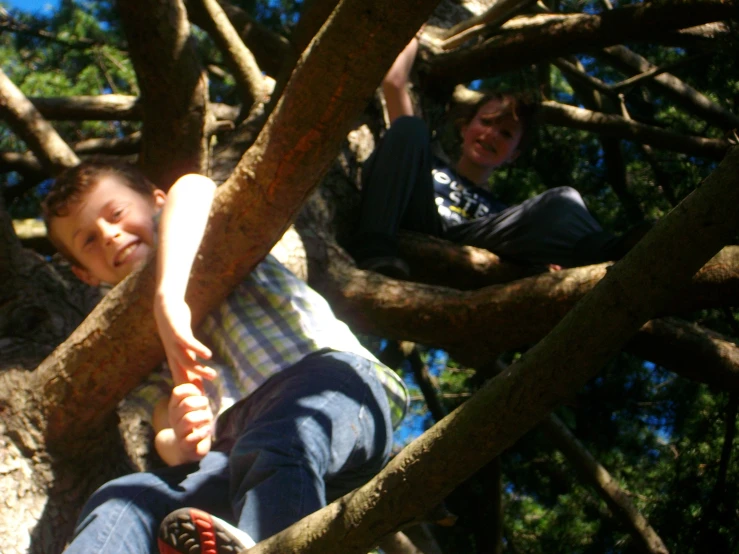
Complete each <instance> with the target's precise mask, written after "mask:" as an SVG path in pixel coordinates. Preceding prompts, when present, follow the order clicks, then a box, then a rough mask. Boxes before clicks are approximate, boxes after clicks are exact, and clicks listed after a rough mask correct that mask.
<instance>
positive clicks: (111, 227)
mask: <svg viewBox="0 0 739 554" xmlns="http://www.w3.org/2000/svg"><path fill="white" fill-rule="evenodd" d="M98 228H99V229H100V234H101V235H102V237H103V239H104V240H105V242H106V243H108V242H110V241H112V240H113V239H114V238H116V237H117V236H118V235H120V234H121V233H120V230H119V229H118V226H117V225H115V224H114V223H109V222H107V221H105V220H100V221H99V222H98Z"/></svg>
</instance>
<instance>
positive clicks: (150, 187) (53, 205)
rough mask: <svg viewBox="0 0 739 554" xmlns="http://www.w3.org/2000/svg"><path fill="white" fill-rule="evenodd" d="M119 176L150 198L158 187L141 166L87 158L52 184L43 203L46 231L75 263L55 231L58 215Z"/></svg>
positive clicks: (54, 242)
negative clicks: (95, 187)
mask: <svg viewBox="0 0 739 554" xmlns="http://www.w3.org/2000/svg"><path fill="white" fill-rule="evenodd" d="M110 176H116V177H119V178H120V179H121V180H122V182H123V183H124V184H125V185H126V186H127V187H129V188H130V189H132V190H134V191H136V192H138V193H139V194H140V195H142V196H145V197H147V198H148V197H150V196H152V195H153V194H154V191H155V190H156V186H155V185H154V183H152V182H151V181H149V179H147V178H146V176H145V175H144V174H143V173H142V172H141V170H139V169H138V168H137V167H135V166H133V165H131V164H126V163H121V162H110V161H105V162H102V161H87V162H82V163H81V164H79V165H77V166H75V167H72V168H70V169H67V170H65V171H64V172H62V173H61V174H60V175H59V176H58V177H57V178H56V179H55V180H54V183H53V184H52V185H51V188H50V189H49V193H48V194H47V195H46V198H45V199H44V201H43V202H42V203H41V210H42V214H43V217H44V223H45V224H46V234H47V236H48V237H49V240H50V241H51V243H52V244H53V245H54V246H55V247H56V249H57V250H58V251H59V253H60V254H62V255H63V256H64V257H65V258H67V260H69V261H70V262H71V263H72V264H74V265H76V266H79V267H81V266H82V264H80V263H79V262H78V261H77V260H76V259H75V257H74V256H73V255H72V253H71V252H69V250H67V248H65V246H64V244H62V242H61V241H60V240H59V239H58V237H56V236H55V235H54V233H53V232H52V230H51V221H52V220H53V219H54V218H55V217H66V216H68V215H69V209H70V206H71V205H72V204H75V203H77V202H79V201H80V200H81V199H82V198H83V197H84V196H85V195H86V194H87V193H88V192H89V191H90V190H91V189H92V188H93V187H94V186H95V185H97V184H98V182H100V180H101V179H102V178H104V177H110Z"/></svg>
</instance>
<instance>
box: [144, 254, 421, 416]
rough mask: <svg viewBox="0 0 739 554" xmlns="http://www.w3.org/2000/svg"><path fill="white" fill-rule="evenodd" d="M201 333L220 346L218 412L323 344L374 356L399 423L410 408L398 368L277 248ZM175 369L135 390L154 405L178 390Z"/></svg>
mask: <svg viewBox="0 0 739 554" xmlns="http://www.w3.org/2000/svg"><path fill="white" fill-rule="evenodd" d="M198 338H199V339H201V340H202V341H203V342H204V344H207V345H208V346H209V347H210V348H211V349H212V350H213V353H214V360H213V361H214V362H215V363H211V364H209V365H211V366H213V367H214V368H215V369H216V370H217V372H218V377H217V378H216V379H215V380H214V381H213V382H212V383H206V394H207V395H208V397H209V398H210V400H211V405H212V407H213V410H214V412H216V413H219V414H220V413H222V412H223V411H224V410H225V409H227V408H228V407H230V406H231V405H233V404H234V403H235V402H237V401H238V400H240V399H241V398H244V397H246V396H248V395H250V394H251V393H253V392H254V391H255V390H257V389H258V388H259V387H260V386H261V385H262V384H263V383H264V382H265V381H266V380H267V379H269V378H270V377H271V376H272V375H275V374H276V373H278V372H280V371H282V370H283V369H287V368H288V367H290V366H292V365H294V364H296V363H297V362H299V361H300V360H301V359H302V358H303V357H305V356H307V355H308V354H311V353H314V352H317V351H319V350H326V349H330V350H337V351H342V352H350V353H353V354H357V355H359V356H362V357H364V358H366V359H368V360H371V361H373V362H374V363H375V366H376V369H377V375H378V377H379V379H380V381H381V382H382V384H383V385H384V387H385V391H386V392H387V397H388V402H389V404H390V410H391V416H392V421H393V426H397V425H398V424H399V423H400V421H401V420H402V419H403V417H404V416H405V413H406V412H407V410H408V391H407V389H406V387H405V385H404V384H403V382H402V380H401V379H400V378H399V377H398V375H397V374H396V373H395V372H394V371H392V370H391V369H389V368H388V367H386V366H384V365H383V364H381V363H380V362H379V361H377V359H376V358H375V357H374V356H373V355H372V354H371V353H370V352H369V351H368V350H367V349H366V348H364V347H363V346H362V345H361V344H360V343H359V341H358V340H357V338H356V337H355V336H354V334H353V333H352V332H351V331H350V330H349V328H348V327H347V326H346V324H344V323H342V322H341V321H339V320H338V319H336V316H334V314H333V312H332V311H331V307H330V306H329V305H328V302H326V300H325V299H324V298H323V297H322V296H321V295H319V294H318V293H317V292H315V291H314V290H313V289H311V288H310V287H309V286H308V285H307V284H306V283H305V282H303V281H302V280H300V279H298V278H297V277H296V276H295V275H293V274H292V273H291V272H290V271H289V270H288V269H287V268H285V267H284V266H283V265H282V264H281V263H280V262H278V261H277V260H276V259H275V258H274V257H273V256H272V255H271V254H270V255H268V256H267V257H266V258H265V259H264V261H262V262H261V263H260V264H259V265H258V266H257V267H256V268H255V269H254V270H253V271H252V272H251V274H250V275H249V276H248V277H247V278H246V279H244V281H243V282H242V283H241V284H240V285H239V286H238V287H237V288H236V289H235V290H234V291H233V292H232V293H231V294H230V295H229V296H228V298H226V300H225V301H224V302H223V303H222V304H221V305H220V306H219V307H218V308H216V309H215V310H213V311H212V312H211V313H210V314H208V315H207V316H206V318H205V320H204V321H203V324H202V325H201V327H200V329H199V333H198ZM171 386H172V385H171V379H170V377H169V371H168V370H167V371H161V372H155V373H154V374H152V376H151V377H150V379H149V380H148V381H146V382H145V383H144V384H143V385H142V386H140V387H139V388H137V389H136V390H135V391H134V394H133V397H134V398H133V400H134V402H135V404H136V405H138V406H139V407H140V408H142V409H145V410H151V409H153V406H154V405H155V404H156V402H157V401H158V399H159V398H162V397H163V396H164V395H168V394H169V391H170V390H171Z"/></svg>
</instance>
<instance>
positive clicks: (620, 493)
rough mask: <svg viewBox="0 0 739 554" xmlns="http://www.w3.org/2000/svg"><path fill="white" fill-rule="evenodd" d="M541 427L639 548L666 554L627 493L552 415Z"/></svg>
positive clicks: (663, 545)
mask: <svg viewBox="0 0 739 554" xmlns="http://www.w3.org/2000/svg"><path fill="white" fill-rule="evenodd" d="M541 428H542V430H543V431H544V433H546V436H547V438H548V439H549V440H550V441H552V443H554V445H555V446H556V447H557V448H558V449H559V450H560V451H561V452H562V453H563V454H564V455H565V456H566V458H567V461H568V462H569V463H570V464H571V465H572V466H573V467H574V468H575V471H576V472H577V474H578V476H579V478H580V480H582V481H584V482H586V483H588V484H589V485H590V486H591V487H593V488H594V489H595V491H596V492H597V493H598V495H599V496H600V497H601V498H602V499H603V500H604V501H605V503H606V504H607V505H608V507H609V508H610V510H611V513H613V515H614V516H615V517H616V518H617V519H618V520H619V521H620V522H621V523H622V524H623V525H624V526H625V527H626V529H627V530H628V531H629V533H630V534H631V536H632V538H633V539H634V540H635V542H636V543H637V544H638V545H639V550H641V551H643V552H647V553H651V554H669V551H668V550H667V547H666V546H665V544H664V542H662V539H661V538H660V537H659V535H658V534H657V533H656V532H655V530H654V529H653V528H652V526H651V525H650V524H649V522H648V521H647V519H646V518H645V517H644V516H643V515H642V514H641V513H640V512H639V510H637V508H636V506H634V504H633V503H632V502H631V500H630V499H629V496H628V494H627V493H626V492H625V491H624V490H623V489H622V488H621V487H620V486H619V484H618V483H617V482H616V480H615V479H614V478H613V477H611V475H610V474H609V473H608V470H606V468H604V467H603V466H602V465H600V464H599V463H598V461H597V460H596V459H595V458H594V457H593V455H592V454H591V453H590V452H588V451H587V449H586V448H585V447H584V446H583V445H582V444H581V443H580V441H579V440H577V438H575V436H574V435H573V434H572V433H571V432H570V430H569V429H568V428H567V426H566V425H565V424H564V423H563V422H562V421H561V420H560V419H559V418H558V417H557V416H556V415H554V414H550V415H549V417H547V418H545V419H544V421H543V422H542V425H541Z"/></svg>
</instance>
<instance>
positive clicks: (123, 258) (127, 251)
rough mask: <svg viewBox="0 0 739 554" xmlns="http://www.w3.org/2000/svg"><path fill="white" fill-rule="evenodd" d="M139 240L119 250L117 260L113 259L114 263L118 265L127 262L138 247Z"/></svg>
mask: <svg viewBox="0 0 739 554" xmlns="http://www.w3.org/2000/svg"><path fill="white" fill-rule="evenodd" d="M138 245H139V241H135V242H132V243H131V244H129V245H128V246H126V247H125V248H124V249H123V250H121V251H120V252H118V255H117V256H116V257H115V260H114V261H113V265H114V266H116V267H118V266H120V265H121V264H123V263H125V261H126V259H127V258H128V256H129V255H130V254H131V253H132V252H133V251H134V250H135V249H136V247H138Z"/></svg>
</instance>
